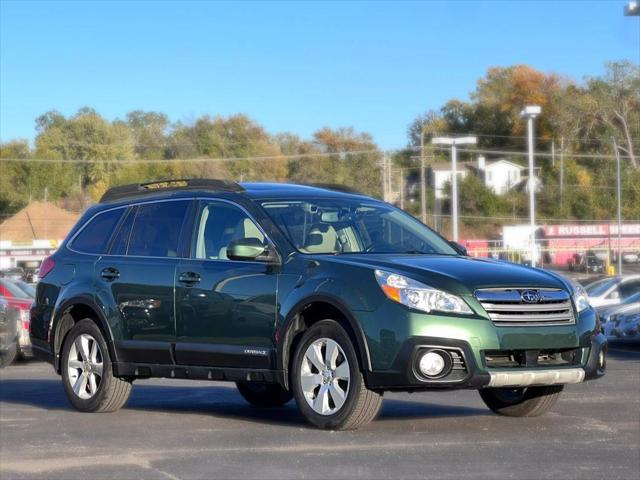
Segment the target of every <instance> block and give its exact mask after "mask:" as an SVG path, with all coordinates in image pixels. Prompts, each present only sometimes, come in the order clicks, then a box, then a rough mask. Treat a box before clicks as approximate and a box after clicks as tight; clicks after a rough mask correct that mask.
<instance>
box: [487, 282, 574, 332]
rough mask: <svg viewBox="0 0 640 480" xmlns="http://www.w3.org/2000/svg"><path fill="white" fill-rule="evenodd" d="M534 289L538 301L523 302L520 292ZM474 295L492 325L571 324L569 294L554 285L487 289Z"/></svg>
mask: <svg viewBox="0 0 640 480" xmlns="http://www.w3.org/2000/svg"><path fill="white" fill-rule="evenodd" d="M525 291H528V292H535V293H536V294H537V295H538V296H539V300H538V301H537V302H535V303H527V302H525V301H524V300H523V299H522V293H523V292H525ZM475 294H476V298H477V299H478V301H479V302H480V304H481V305H482V308H484V309H485V311H486V312H487V313H488V314H489V317H490V318H491V320H492V321H493V323H494V325H497V326H501V327H514V326H528V327H534V326H547V325H571V324H574V323H575V317H574V315H573V306H572V304H571V297H570V296H569V294H568V293H567V292H566V291H564V290H560V289H558V288H488V289H483V290H476V292H475Z"/></svg>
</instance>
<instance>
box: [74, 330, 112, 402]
mask: <svg viewBox="0 0 640 480" xmlns="http://www.w3.org/2000/svg"><path fill="white" fill-rule="evenodd" d="M102 369H103V356H102V350H100V345H99V344H98V342H97V340H96V339H95V338H94V337H92V336H91V335H89V334H87V333H83V334H82V335H79V336H78V337H77V338H76V339H75V340H74V342H73V345H71V348H70V349H69V357H68V359H67V374H68V377H69V384H70V385H71V388H72V389H73V392H74V393H75V394H76V395H77V396H78V397H80V398H81V399H83V400H88V399H90V398H91V397H93V396H94V395H95V394H96V392H97V391H98V388H99V387H100V383H101V382H102Z"/></svg>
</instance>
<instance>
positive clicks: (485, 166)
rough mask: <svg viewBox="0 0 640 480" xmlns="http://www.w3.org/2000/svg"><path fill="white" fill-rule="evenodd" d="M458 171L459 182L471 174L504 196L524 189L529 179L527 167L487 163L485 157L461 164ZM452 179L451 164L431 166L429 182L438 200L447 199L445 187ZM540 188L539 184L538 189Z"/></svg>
mask: <svg viewBox="0 0 640 480" xmlns="http://www.w3.org/2000/svg"><path fill="white" fill-rule="evenodd" d="M457 170H458V180H462V179H463V178H465V177H466V176H467V174H468V173H469V172H471V173H472V174H473V175H476V176H477V177H478V178H479V179H480V180H481V181H482V183H483V184H484V185H485V186H487V187H488V188H490V189H491V190H493V191H494V192H495V193H496V194H498V195H504V194H505V193H507V192H508V191H509V190H512V189H514V188H522V185H523V184H526V179H527V178H528V176H527V175H526V174H525V167H523V166H521V165H518V164H517V163H514V162H511V161H509V160H505V159H503V158H501V159H498V160H494V161H492V162H487V161H486V159H485V157H483V156H480V157H478V161H477V163H468V162H467V163H459V164H458V168H457ZM452 178H453V170H452V169H451V162H441V163H434V164H431V165H430V166H429V173H428V182H429V186H431V187H432V188H433V189H434V190H435V197H436V199H443V198H447V195H446V194H445V191H444V187H445V185H446V184H447V183H448V182H451V179H452ZM539 186H540V185H539V182H538V186H537V188H539Z"/></svg>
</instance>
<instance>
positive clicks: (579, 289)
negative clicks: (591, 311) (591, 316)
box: [573, 282, 589, 313]
mask: <svg viewBox="0 0 640 480" xmlns="http://www.w3.org/2000/svg"><path fill="white" fill-rule="evenodd" d="M573 301H574V302H575V303H576V310H578V313H580V312H582V311H583V310H586V309H587V308H589V295H588V294H587V291H586V290H585V289H584V288H583V286H582V285H580V284H579V283H575V282H574V283H573Z"/></svg>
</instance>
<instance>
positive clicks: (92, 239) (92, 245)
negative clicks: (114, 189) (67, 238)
mask: <svg viewBox="0 0 640 480" xmlns="http://www.w3.org/2000/svg"><path fill="white" fill-rule="evenodd" d="M122 212H124V209H122V208H118V209H116V210H110V211H108V212H104V213H99V214H98V215H97V216H95V217H94V218H93V220H91V221H90V222H89V223H88V224H87V225H85V227H84V228H83V229H82V230H80V233H79V234H78V236H77V237H76V238H75V240H74V241H73V243H72V244H71V247H72V248H73V249H74V250H77V251H79V252H83V253H94V254H101V253H104V252H105V249H106V247H107V243H108V242H109V238H111V235H112V234H113V229H114V228H115V227H116V225H117V224H118V220H120V217H121V216H122Z"/></svg>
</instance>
